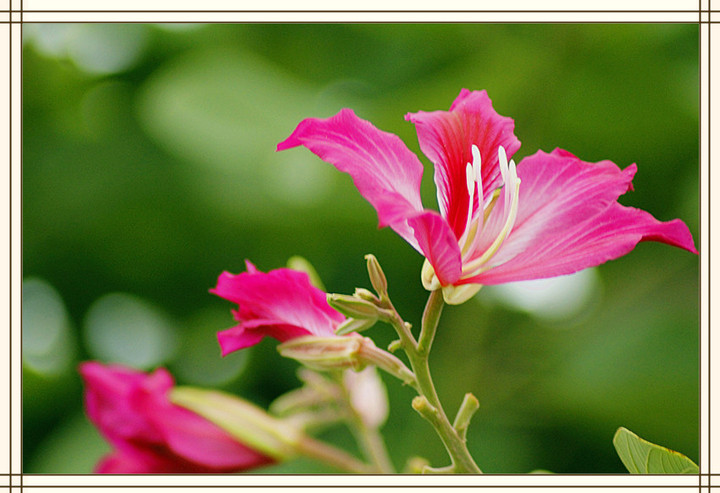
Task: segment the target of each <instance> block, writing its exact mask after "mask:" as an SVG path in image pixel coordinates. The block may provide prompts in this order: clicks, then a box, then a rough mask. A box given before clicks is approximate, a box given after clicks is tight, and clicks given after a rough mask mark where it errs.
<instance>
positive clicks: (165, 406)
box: [80, 362, 272, 474]
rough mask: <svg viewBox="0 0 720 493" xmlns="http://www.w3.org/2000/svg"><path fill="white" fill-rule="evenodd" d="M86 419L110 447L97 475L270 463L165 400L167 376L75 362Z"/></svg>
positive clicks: (212, 469) (242, 467)
mask: <svg viewBox="0 0 720 493" xmlns="http://www.w3.org/2000/svg"><path fill="white" fill-rule="evenodd" d="M80 374H81V375H82V377H83V380H84V382H85V406H86V411H87V414H88V417H89V418H90V420H91V421H92V422H93V423H94V424H95V426H97V427H98V429H99V430H100V433H102V435H103V436H104V437H105V438H106V439H107V440H108V441H109V442H110V443H111V444H112V445H113V446H114V448H115V450H114V451H113V452H112V453H111V454H109V455H107V456H106V457H104V458H103V459H102V460H101V461H100V463H99V464H98V465H97V466H96V468H95V472H98V473H115V474H117V473H126V474H133V473H182V472H189V473H198V472H207V473H210V472H236V471H243V470H247V469H252V468H255V467H259V466H262V465H265V464H269V463H271V462H272V459H270V458H269V457H266V456H265V455H263V454H261V453H260V452H257V451H256V450H253V449H251V448H249V447H247V446H245V445H243V444H241V443H239V442H238V441H237V440H235V439H233V438H232V437H231V436H230V435H229V434H228V433H226V432H225V431H223V430H222V429H220V428H219V427H217V426H216V425H214V424H213V423H211V422H210V421H208V420H206V419H204V418H202V417H200V416H198V415H197V414H195V413H193V412H191V411H189V410H187V409H185V408H182V407H180V406H177V405H175V404H173V403H171V402H170V400H169V398H168V393H169V391H170V389H171V388H172V387H173V384H174V383H173V378H172V376H171V375H170V374H169V373H168V372H167V371H166V370H164V369H158V370H155V371H154V372H153V373H150V374H146V373H143V372H140V371H137V370H133V369H130V368H126V367H123V366H119V365H107V366H106V365H103V364H100V363H97V362H86V363H82V364H81V365H80Z"/></svg>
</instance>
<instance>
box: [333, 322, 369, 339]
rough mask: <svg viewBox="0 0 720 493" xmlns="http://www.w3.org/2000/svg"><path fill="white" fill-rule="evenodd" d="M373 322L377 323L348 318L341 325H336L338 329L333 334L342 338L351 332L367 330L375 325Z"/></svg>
mask: <svg viewBox="0 0 720 493" xmlns="http://www.w3.org/2000/svg"><path fill="white" fill-rule="evenodd" d="M375 322H377V320H375V319H372V318H364V319H363V318H361V319H356V318H348V319H347V320H345V321H344V322H343V323H341V324H340V325H338V328H337V329H335V334H337V335H339V336H344V335H348V334H350V333H352V332H362V331H363V330H367V329H369V328H370V327H372V326H373V325H375Z"/></svg>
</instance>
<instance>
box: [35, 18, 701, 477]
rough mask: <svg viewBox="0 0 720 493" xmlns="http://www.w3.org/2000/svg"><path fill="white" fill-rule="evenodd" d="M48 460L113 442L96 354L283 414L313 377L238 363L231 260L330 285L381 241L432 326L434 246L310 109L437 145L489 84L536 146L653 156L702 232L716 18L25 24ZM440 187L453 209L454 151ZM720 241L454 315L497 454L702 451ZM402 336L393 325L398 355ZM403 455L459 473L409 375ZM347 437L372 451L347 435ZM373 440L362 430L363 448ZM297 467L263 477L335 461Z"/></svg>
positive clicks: (642, 203) (446, 346) (451, 357)
mask: <svg viewBox="0 0 720 493" xmlns="http://www.w3.org/2000/svg"><path fill="white" fill-rule="evenodd" d="M23 35H24V39H23V41H24V58H23V103H24V104H23V157H24V163H23V275H24V283H23V434H24V435H23V436H24V441H23V451H24V457H23V461H24V465H23V467H24V472H26V473H38V472H42V473H87V472H90V471H91V470H92V467H93V465H94V463H95V462H96V461H97V459H98V458H99V457H100V456H101V455H102V454H104V453H105V452H106V451H108V450H109V447H108V446H107V445H106V444H105V443H104V442H103V441H102V439H101V438H100V436H99V435H98V433H97V432H96V431H95V430H94V429H93V428H92V427H91V426H90V424H89V423H88V422H87V420H86V419H85V417H84V414H83V410H82V398H81V392H82V388H81V384H80V380H79V378H78V375H77V372H76V365H77V363H78V362H79V361H82V360H86V359H99V360H102V361H106V362H110V361H114V362H122V363H125V364H128V365H132V366H135V367H138V368H143V369H151V368H154V367H156V366H159V365H163V366H166V367H168V368H169V369H170V370H171V371H172V372H173V374H174V375H175V376H176V379H177V380H178V382H179V383H183V384H191V385H200V386H207V387H219V388H223V389H226V390H230V391H233V392H237V393H238V394H240V395H242V396H244V397H246V398H248V399H250V400H253V401H254V402H256V403H258V404H260V405H263V406H264V405H267V404H268V403H269V402H271V401H272V399H273V398H275V397H276V396H278V395H279V394H281V393H283V392H285V391H287V390H290V389H292V388H294V387H295V386H296V385H297V384H298V381H297V379H296V377H295V370H296V368H297V366H296V364H295V363H294V362H292V361H289V360H283V359H282V358H280V356H279V355H277V353H276V351H275V345H276V343H275V341H272V340H271V341H265V342H264V343H262V344H260V345H259V346H257V347H254V348H251V349H249V350H246V351H244V352H242V353H239V354H238V353H236V354H233V355H231V356H229V357H227V358H224V359H222V358H220V351H219V348H218V346H217V343H216V341H215V335H214V334H215V332H216V331H218V330H221V329H224V328H227V327H230V326H232V325H233V321H232V317H231V314H230V309H231V305H230V304H229V303H227V302H225V301H223V300H221V299H218V298H216V297H214V296H212V295H210V294H209V293H208V289H209V288H210V287H212V286H214V283H215V281H216V279H217V275H218V274H219V273H220V272H221V271H223V270H229V271H232V272H239V271H241V270H243V269H244V264H243V261H244V259H246V258H248V259H251V260H252V261H253V262H254V263H255V264H256V265H257V266H258V267H259V268H260V269H262V270H270V269H273V268H276V267H280V266H282V265H284V264H285V262H286V261H287V259H288V258H289V257H290V256H292V255H296V254H298V255H302V256H304V257H306V258H307V259H308V260H309V261H310V262H312V263H313V264H314V265H315V267H316V269H317V270H318V272H319V273H320V275H321V277H322V278H323V280H324V282H325V284H326V286H327V288H328V290H330V291H334V292H341V293H351V292H352V290H353V289H354V288H355V287H356V286H363V287H369V282H368V280H367V277H366V273H365V267H364V260H363V255H364V254H365V253H368V252H372V253H374V254H375V255H376V256H377V257H378V259H379V260H380V262H381V263H382V265H383V267H384V268H385V271H386V274H387V277H388V279H389V283H390V293H391V295H392V296H393V299H394V301H395V304H396V306H397V307H398V309H399V311H400V313H401V314H403V315H404V316H405V318H406V319H407V320H410V321H412V322H414V324H415V326H417V325H418V322H419V318H420V315H421V311H422V307H423V305H424V301H425V299H426V295H427V293H426V292H425V291H424V290H423V288H422V286H421V284H420V282H419V272H420V267H421V265H422V258H421V257H420V256H419V255H418V254H417V253H415V251H414V250H413V249H412V248H411V247H409V246H408V245H407V244H406V243H405V242H404V241H403V240H402V239H400V238H399V237H398V236H397V235H395V234H394V233H393V232H392V231H390V230H378V229H377V218H376V215H375V212H374V210H373V209H372V208H371V207H370V206H369V205H368V204H367V203H366V202H365V201H364V200H363V199H362V198H361V197H360V195H359V194H358V193H357V191H356V190H355V188H354V187H353V185H352V183H351V180H350V179H349V177H347V176H346V175H343V174H341V173H339V172H337V171H336V170H334V169H333V168H332V167H331V166H329V165H327V164H324V163H322V162H321V161H320V160H319V159H317V158H315V157H314V156H313V155H311V154H310V153H309V152H308V151H306V150H292V151H286V152H283V153H276V152H275V145H276V144H277V143H278V142H279V141H281V140H283V139H284V138H285V137H286V136H287V135H289V133H290V132H291V131H292V130H293V129H294V127H295V125H296V124H297V123H298V122H299V121H300V120H301V119H303V118H306V117H310V116H316V117H327V116H330V115H332V114H334V113H335V112H337V111H338V110H339V109H340V108H342V107H351V108H353V109H354V110H355V111H356V113H357V114H358V115H360V116H361V117H362V118H365V119H368V120H370V121H372V122H373V123H374V124H375V125H377V126H378V127H379V128H381V129H383V130H386V131H390V132H393V133H396V134H398V135H399V136H400V137H401V138H402V139H403V140H404V141H405V142H406V143H407V145H408V146H409V147H410V148H411V149H412V150H413V151H416V152H419V149H418V145H417V138H416V135H415V132H414V128H413V126H412V125H411V124H409V123H407V122H405V121H404V119H403V115H404V114H405V113H406V112H409V111H417V110H421V109H422V110H435V109H447V108H448V107H449V105H450V104H451V102H452V101H453V99H454V98H455V97H456V96H457V94H458V92H459V91H460V89H461V88H462V87H467V88H469V89H487V91H488V94H489V95H490V97H491V99H492V100H493V104H494V106H495V109H496V110H497V111H498V112H499V113H500V114H502V115H506V116H511V117H513V118H514V119H515V125H516V128H515V133H516V135H517V136H518V137H519V139H520V140H521V141H522V147H521V149H520V151H519V152H518V153H517V154H516V161H518V160H519V158H521V157H523V156H526V155H529V154H532V153H534V152H535V151H536V150H537V149H543V150H546V151H550V150H552V149H553V148H555V147H562V148H565V149H567V150H569V151H571V152H573V153H575V154H576V155H578V156H580V157H581V158H583V159H584V160H586V161H599V160H601V159H611V160H613V161H614V162H616V163H618V165H620V166H621V167H625V166H627V165H629V164H631V163H633V162H636V163H637V164H638V168H639V171H638V174H637V176H636V178H635V181H634V184H635V191H634V192H630V193H628V194H627V195H626V196H624V197H623V198H622V199H621V202H622V203H623V204H625V205H631V206H636V207H641V208H643V209H646V210H648V211H650V212H651V213H653V214H654V215H655V216H656V217H658V218H659V219H662V220H669V219H672V218H675V217H679V218H682V219H683V220H684V221H685V222H686V223H687V224H688V225H689V227H690V229H691V231H692V232H693V235H694V237H695V239H696V242H698V208H699V206H698V204H699V199H698V26H697V25H678V24H673V25H659V24H646V25H630V24H619V25H600V24H593V25H568V24H558V25H498V24H453V25H442V24H426V25H411V24H401V25H392V24H347V25H345V24H342V25H322V24H310V25H265V24H250V25H220V24H213V25H183V24H170V25H144V24H132V25H123V24H87V25H84V24H55V25H53V24H25V25H23ZM422 159H423V160H424V162H425V164H426V171H425V176H424V182H423V195H424V202H425V204H426V205H431V206H433V207H434V206H435V191H434V184H433V183H432V172H431V166H430V164H429V163H428V162H427V160H426V159H425V158H424V157H423V158H422ZM698 305H699V298H698V258H697V257H696V256H694V255H691V254H689V253H687V252H684V251H680V250H678V249H674V248H671V247H669V246H667V245H660V244H654V243H643V244H641V245H639V246H638V247H637V248H636V249H635V250H634V251H633V252H632V253H631V254H629V255H627V256H626V257H623V258H621V259H619V260H616V261H614V262H611V263H609V264H607V265H603V266H601V267H599V268H597V269H592V270H588V271H585V272H584V273H583V274H581V275H580V276H574V277H569V278H560V279H558V280H557V282H553V283H549V284H548V283H544V284H543V283H541V284H534V285H529V286H527V285H506V286H502V287H496V288H491V287H486V288H483V289H482V290H481V291H480V293H479V294H478V296H477V298H475V299H473V300H471V301H470V302H468V303H466V304H464V305H461V306H458V307H449V308H446V310H445V313H444V316H443V319H442V321H441V326H440V329H439V333H438V338H437V342H436V346H435V347H434V351H433V356H432V361H431V363H432V367H433V372H434V375H435V377H436V383H437V385H438V389H439V393H440V396H441V398H442V399H443V400H444V402H445V403H446V406H447V409H448V412H449V413H450V414H452V413H453V412H454V410H455V409H456V408H457V406H458V405H459V403H460V401H461V399H462V396H463V394H464V393H465V392H468V391H471V392H473V393H474V394H475V395H476V396H477V397H478V399H479V401H480V403H481V408H480V411H479V413H478V414H477V416H476V418H475V419H474V422H473V426H472V427H471V429H470V432H469V443H470V449H471V451H472V452H473V453H474V455H475V457H476V459H477V461H478V463H479V465H480V466H481V467H482V468H483V470H484V471H487V472H495V473H522V472H529V471H531V470H534V469H546V470H550V471H553V472H560V473H601V472H624V471H625V470H624V468H623V466H622V464H621V462H620V460H619V459H618V458H617V456H616V454H615V452H614V449H613V446H612V437H613V434H614V432H615V430H616V429H617V427H619V426H626V427H627V428H629V429H631V430H633V431H634V432H636V433H638V434H639V435H640V436H642V437H644V438H646V439H648V440H651V441H653V442H656V443H659V444H662V445H665V446H667V447H670V448H673V449H675V450H679V451H681V452H683V453H685V454H686V455H688V456H689V457H690V458H692V459H693V460H695V461H697V459H698V413H699V406H698V378H699V375H698V325H699V316H698ZM391 332H392V331H391V329H390V328H389V327H387V326H381V325H379V326H377V327H375V328H373V329H371V330H370V331H369V332H368V335H370V336H372V337H373V338H374V339H375V340H376V342H377V343H378V345H380V344H387V343H389V342H390V341H391V340H392V333H391ZM386 382H387V384H388V387H389V395H390V399H391V417H390V418H389V421H388V423H387V424H386V425H385V428H384V430H385V433H386V437H387V440H388V442H389V444H390V448H391V453H392V458H393V460H394V461H395V463H396V466H398V467H402V465H403V464H404V462H405V461H406V460H407V458H408V457H409V456H411V455H420V456H424V457H426V458H428V459H429V460H430V461H431V462H432V463H433V464H434V465H438V466H441V465H444V464H445V463H446V457H445V453H444V451H443V449H442V446H441V444H440V442H439V440H437V439H436V437H435V435H434V433H433V432H432V430H431V429H430V427H429V426H428V425H427V424H426V423H425V422H424V421H422V420H421V418H420V417H418V416H417V415H415V413H414V412H413V411H412V410H411V408H410V400H411V398H412V396H413V393H412V392H411V391H410V390H409V389H407V388H403V387H401V386H400V385H399V384H397V383H396V382H395V381H392V380H390V379H386ZM325 438H327V439H328V440H332V441H335V442H337V443H340V444H345V443H349V442H350V440H349V436H348V434H347V433H345V432H344V431H342V430H330V431H329V432H327V434H326V435H325ZM348 446H349V445H348ZM322 471H325V469H324V468H323V466H322V465H319V464H314V463H311V462H308V461H303V460H299V461H294V462H292V463H289V464H284V465H281V466H275V467H272V468H269V469H266V470H263V471H262V472H322Z"/></svg>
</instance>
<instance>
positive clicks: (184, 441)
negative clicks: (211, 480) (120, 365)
mask: <svg viewBox="0 0 720 493" xmlns="http://www.w3.org/2000/svg"><path fill="white" fill-rule="evenodd" d="M158 371H159V370H158ZM138 409H139V410H141V411H142V412H143V413H144V414H146V415H147V416H148V417H149V418H150V419H151V420H152V421H153V424H154V425H155V426H156V427H157V429H158V430H159V431H160V433H161V434H162V435H163V439H164V442H165V444H167V447H168V448H169V449H170V451H172V452H173V453H174V454H176V455H177V456H178V458H181V459H183V460H186V461H188V462H190V463H192V464H196V465H198V466H200V467H202V468H204V469H210V470H216V471H238V470H244V469H248V468H251V467H257V466H259V465H263V464H268V463H270V462H271V459H270V458H269V457H266V456H264V455H263V454H261V453H259V452H257V451H255V450H253V449H251V448H249V447H246V446H245V445H243V444H241V443H239V442H238V441H236V440H235V439H234V438H232V437H231V436H230V434H228V433H227V432H226V431H224V430H222V429H221V428H220V427H218V426H217V425H215V424H213V423H211V422H210V421H208V420H206V419H205V418H202V417H200V416H198V415H197V414H195V413H193V412H191V411H189V410H187V409H184V408H182V407H180V406H177V405H174V404H172V403H171V402H170V401H169V400H168V396H167V393H166V392H165V393H163V394H158V393H156V392H151V391H149V392H146V393H145V394H144V396H143V401H142V403H141V404H140V405H138Z"/></svg>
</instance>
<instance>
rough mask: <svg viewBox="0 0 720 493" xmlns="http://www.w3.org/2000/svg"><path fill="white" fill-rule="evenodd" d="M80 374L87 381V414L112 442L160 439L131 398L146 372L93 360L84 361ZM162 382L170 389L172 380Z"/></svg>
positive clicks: (153, 440)
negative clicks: (138, 411)
mask: <svg viewBox="0 0 720 493" xmlns="http://www.w3.org/2000/svg"><path fill="white" fill-rule="evenodd" d="M80 374H81V376H82V378H83V380H84V382H85V408H86V412H87V414H88V417H89V418H90V421H92V422H93V423H94V424H95V426H97V427H98V429H99V430H100V432H101V433H102V434H103V435H104V436H105V437H106V438H107V439H108V440H109V441H110V442H111V443H113V444H115V445H117V444H119V443H124V442H126V441H129V440H142V441H146V442H155V441H159V440H160V435H159V434H158V432H157V430H156V429H155V428H154V427H153V426H152V424H151V423H149V422H148V420H147V419H146V417H145V416H143V415H142V414H139V413H137V411H136V409H135V408H134V407H133V402H132V400H131V396H132V394H133V393H134V392H135V391H136V389H137V387H138V386H139V385H141V384H142V383H143V381H144V380H145V379H146V378H147V377H146V375H144V374H143V373H140V372H138V371H135V370H131V369H129V368H125V367H122V366H119V365H108V366H105V365H103V364H101V363H97V362H94V361H89V362H85V363H82V364H81V365H80ZM163 384H164V386H165V388H170V387H171V386H172V379H170V380H169V381H164V382H163Z"/></svg>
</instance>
